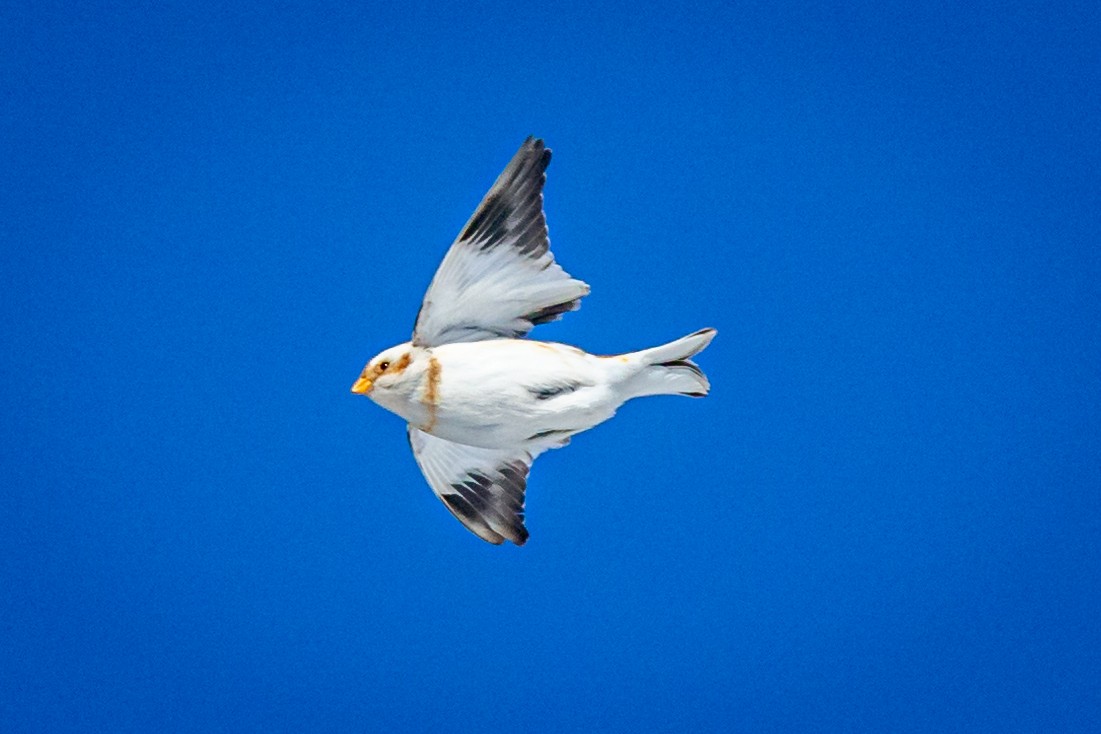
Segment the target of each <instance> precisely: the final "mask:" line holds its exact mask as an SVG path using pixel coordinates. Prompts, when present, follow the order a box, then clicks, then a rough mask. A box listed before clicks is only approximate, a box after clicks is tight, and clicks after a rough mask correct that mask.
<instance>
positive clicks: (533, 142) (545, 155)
mask: <svg viewBox="0 0 1101 734" xmlns="http://www.w3.org/2000/svg"><path fill="white" fill-rule="evenodd" d="M520 150H521V151H529V150H530V151H532V152H533V153H536V154H542V159H541V160H540V167H541V168H542V170H544V171H546V170H547V166H548V165H550V159H551V149H550V148H548V147H547V144H546V143H545V142H544V141H543V138H537V137H535V136H534V135H529V136H528V137H527V139H526V140H525V141H524V142H523V144H522V145H521V146H520Z"/></svg>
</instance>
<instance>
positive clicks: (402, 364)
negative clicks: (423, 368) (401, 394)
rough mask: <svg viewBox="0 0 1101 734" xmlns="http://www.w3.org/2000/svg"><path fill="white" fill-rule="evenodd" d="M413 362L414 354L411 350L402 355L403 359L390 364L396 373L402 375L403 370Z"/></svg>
mask: <svg viewBox="0 0 1101 734" xmlns="http://www.w3.org/2000/svg"><path fill="white" fill-rule="evenodd" d="M412 363H413V355H412V354H411V353H409V352H406V353H405V354H403V355H401V359H399V360H398V361H397V362H395V363H394V364H392V365H390V369H391V370H393V371H394V374H395V375H400V374H401V373H402V372H404V371H405V368H406V367H408V366H409V365H410V364H412ZM387 371H389V370H387Z"/></svg>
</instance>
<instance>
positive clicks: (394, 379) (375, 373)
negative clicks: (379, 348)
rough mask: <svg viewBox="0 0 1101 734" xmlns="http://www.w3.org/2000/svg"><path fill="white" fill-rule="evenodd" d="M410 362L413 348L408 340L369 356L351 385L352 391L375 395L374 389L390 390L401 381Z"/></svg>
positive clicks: (358, 393) (370, 395)
mask: <svg viewBox="0 0 1101 734" xmlns="http://www.w3.org/2000/svg"><path fill="white" fill-rule="evenodd" d="M412 363H413V348H412V345H410V344H409V343H408V342H406V343H405V344H399V345H397V346H396V347H390V348H389V349H387V350H385V351H383V352H381V353H379V354H378V355H377V356H375V357H372V358H371V361H370V362H368V363H367V366H366V367H364V368H363V372H361V373H360V374H359V379H358V380H356V381H355V384H354V385H352V392H354V393H356V394H357V395H367V396H369V397H375V395H373V394H372V393H373V392H374V391H376V390H378V391H380V392H387V391H389V390H392V389H394V388H395V387H397V386H398V385H399V383H401V382H402V381H403V377H404V373H405V371H406V369H407V368H408V367H409V365H410V364H412Z"/></svg>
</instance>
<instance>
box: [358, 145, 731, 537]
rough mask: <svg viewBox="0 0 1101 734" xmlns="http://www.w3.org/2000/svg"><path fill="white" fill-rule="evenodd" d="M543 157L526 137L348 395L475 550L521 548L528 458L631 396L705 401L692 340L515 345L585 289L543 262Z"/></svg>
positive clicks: (704, 339) (572, 305) (698, 342)
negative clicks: (629, 346)
mask: <svg viewBox="0 0 1101 734" xmlns="http://www.w3.org/2000/svg"><path fill="white" fill-rule="evenodd" d="M550 157H551V152H550V150H548V149H547V148H546V147H544V145H543V141H542V140H536V139H533V138H528V139H527V140H526V141H525V142H524V144H523V145H522V146H520V150H519V151H517V153H516V155H515V156H513V158H512V161H511V162H510V163H509V164H508V165H507V166H506V167H505V170H504V171H503V172H502V173H501V175H500V176H499V177H498V178H497V181H496V182H495V183H494V184H493V187H492V188H490V190H489V193H487V194H486V196H485V198H484V199H482V203H481V204H479V205H478V209H477V210H476V211H475V212H474V216H472V217H471V218H470V221H469V222H467V223H466V226H465V227H463V229H462V232H461V233H460V234H459V237H458V239H456V240H455V242H454V243H453V244H452V245H451V249H449V250H448V251H447V254H446V255H445V256H444V259H443V262H442V263H441V264H440V267H439V270H437V271H436V275H435V277H434V278H433V279H432V283H431V284H430V285H429V286H428V292H427V293H426V294H425V296H424V301H423V303H422V304H421V309H420V312H419V313H418V314H417V321H416V325H415V327H414V329H413V339H412V340H411V341H408V342H405V343H404V344H399V345H398V346H396V347H390V348H389V349H387V350H386V351H384V352H382V353H381V354H379V355H378V356H376V357H374V358H373V359H371V361H370V362H368V363H367V366H366V367H364V368H363V372H362V374H361V375H360V376H359V379H357V380H356V381H355V384H354V385H353V386H352V392H354V393H358V394H360V395H366V396H367V397H369V398H371V399H372V400H374V401H375V402H376V403H378V404H379V405H381V406H382V407H384V408H386V409H387V410H390V411H392V412H394V413H396V414H398V415H399V416H401V417H402V418H403V419H405V420H406V421H408V423H409V426H408V434H409V444H410V446H412V448H413V455H414V457H416V460H417V464H418V465H419V466H420V468H421V471H422V472H423V473H424V477H425V479H427V480H428V484H429V486H430V487H432V491H433V492H435V493H436V496H437V497H439V498H440V499H441V500H442V501H443V503H444V505H446V506H447V509H448V510H450V511H451V513H452V514H453V515H454V516H455V517H456V518H458V519H459V521H460V522H462V524H463V525H465V526H466V527H467V528H468V529H469V530H471V531H472V532H473V533H474V534H476V535H477V536H478V537H480V538H482V539H483V540H486V541H489V542H490V543H494V544H497V545H499V544H501V543H503V542H504V541H506V540H510V541H512V542H513V543H515V544H516V545H523V544H524V542H525V541H526V540H527V538H528V531H527V529H526V528H525V527H524V491H525V488H526V485H527V477H528V471H529V470H530V469H531V464H532V462H533V461H535V458H536V457H537V456H539V454H541V453H542V452H544V451H546V450H547V449H552V448H558V447H561V446H565V445H566V444H567V443H568V442H569V440H570V437H571V436H573V435H574V434H576V433H580V432H582V431H587V430H588V429H590V428H592V427H593V426H595V425H597V424H598V423H603V422H604V421H606V420H608V419H609V418H611V417H612V416H613V415H615V412H616V409H618V408H619V406H620V405H622V404H623V403H624V402H626V401H628V400H630V399H631V398H637V397H641V396H644V395H691V396H694V397H702V396H704V395H706V394H707V391H708V389H709V387H710V386H709V384H708V382H707V378H706V377H704V374H703V372H701V371H700V368H699V367H697V366H696V365H695V364H694V363H693V362H691V361H689V357H691V356H692V355H694V354H696V353H697V352H699V351H701V350H702V349H703V348H704V347H706V346H707V345H708V343H710V341H711V339H712V338H713V337H714V336H715V330H714V329H703V330H701V331H697V332H696V333H694V334H690V335H688V336H686V337H683V338H681V339H677V340H676V341H674V342H670V343H669V344H665V345H663V346H659V347H653V348H652V349H644V350H642V351H640V352H632V353H630V354H620V355H614V356H609V357H598V356H595V355H592V354H588V353H586V352H583V351H581V350H580V349H577V348H575V347H571V346H566V345H565V344H554V343H549V342H537V341H530V340H527V339H524V338H523V337H524V336H525V335H526V334H527V333H528V332H529V331H530V330H531V329H532V327H534V326H536V325H537V324H544V323H547V322H548V321H555V320H557V319H559V318H561V317H562V314H564V313H566V312H567V311H574V310H576V309H577V308H578V306H580V304H581V299H582V298H583V297H584V296H586V295H588V293H589V286H588V285H586V284H585V283H583V282H581V281H580V280H576V279H575V278H571V277H570V275H569V274H568V273H566V271H565V270H563V269H562V268H561V267H560V266H559V265H558V264H557V263H555V261H554V255H552V254H551V252H550V249H549V247H550V243H549V241H548V239H547V223H546V218H545V216H544V214H543V183H544V182H545V181H546V173H545V172H546V169H547V164H548V163H550Z"/></svg>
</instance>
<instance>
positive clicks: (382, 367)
mask: <svg viewBox="0 0 1101 734" xmlns="http://www.w3.org/2000/svg"><path fill="white" fill-rule="evenodd" d="M378 368H379V369H380V370H382V371H383V372H385V371H386V370H388V369H390V363H389V362H379V363H378Z"/></svg>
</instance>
